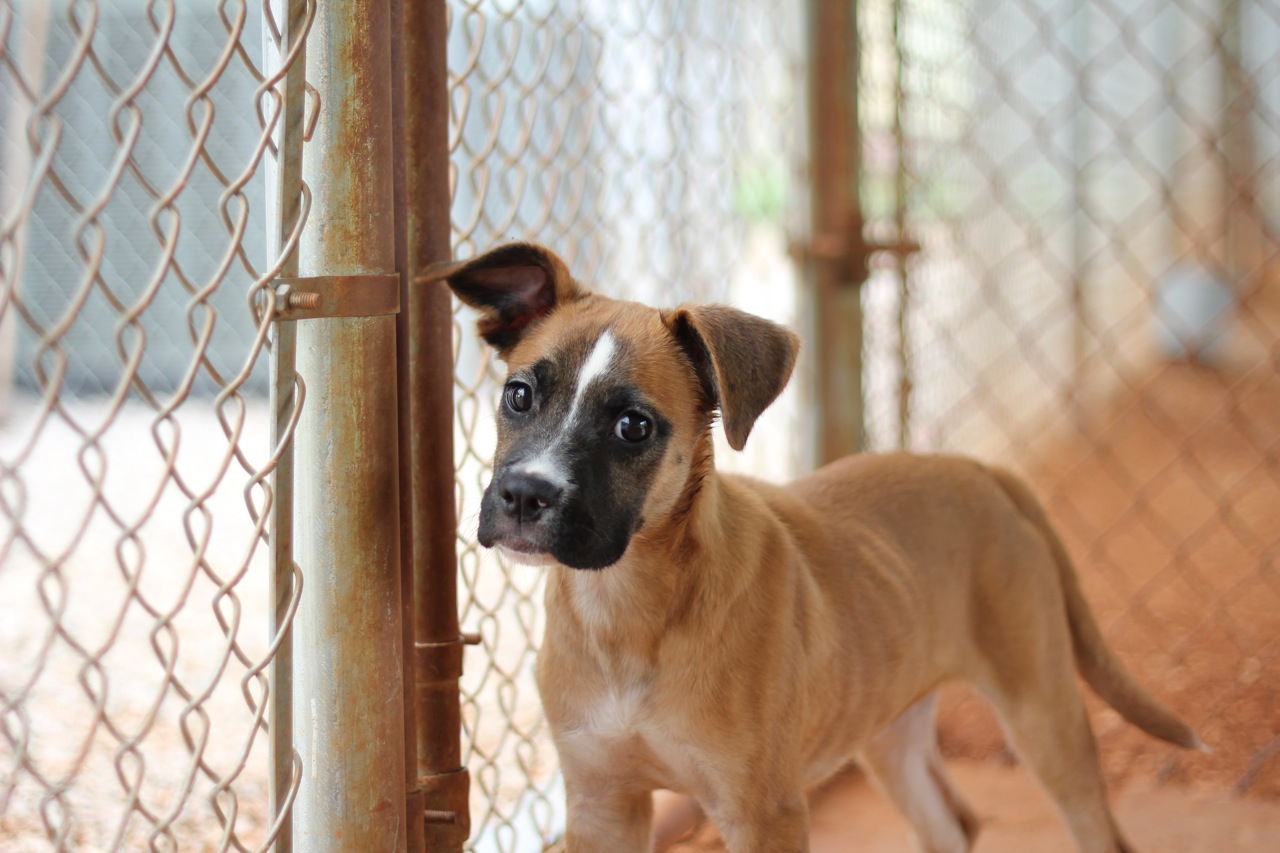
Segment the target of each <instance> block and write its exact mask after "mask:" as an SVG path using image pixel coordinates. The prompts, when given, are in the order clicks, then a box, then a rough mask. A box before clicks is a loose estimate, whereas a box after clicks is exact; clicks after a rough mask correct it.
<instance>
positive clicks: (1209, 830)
mask: <svg viewBox="0 0 1280 853" xmlns="http://www.w3.org/2000/svg"><path fill="white" fill-rule="evenodd" d="M951 774H952V776H953V778H954V779H955V781H956V785H957V787H959V788H960V790H961V791H962V792H963V793H964V796H965V797H966V799H967V800H968V802H969V803H970V805H972V806H973V807H974V810H975V811H976V812H977V813H978V815H979V817H980V818H981V820H982V830H981V833H980V834H979V836H978V843H977V845H976V846H975V848H974V851H975V853H1075V847H1074V846H1073V845H1072V843H1071V837H1070V836H1069V835H1068V834H1067V830H1066V827H1065V826H1064V825H1063V823H1062V820H1061V818H1060V817H1059V816H1058V813H1057V812H1056V811H1055V810H1054V807H1053V805H1052V803H1050V801H1049V800H1048V798H1047V797H1046V796H1045V795H1044V794H1043V793H1042V792H1041V790H1040V788H1039V786H1038V785H1037V784H1036V783H1035V782H1034V781H1033V780H1032V779H1031V778H1030V777H1029V776H1027V774H1026V773H1025V772H1024V771H1022V770H1021V769H1019V768H1014V767H1005V766H999V765H996V764H992V763H990V762H967V761H965V762H952V764H951ZM810 803H811V806H810V807H811V809H812V811H811V827H812V829H811V833H810V845H811V849H812V853H849V851H858V853H908V851H911V850H912V849H913V848H912V847H911V838H910V834H909V830H908V828H907V823H906V821H905V820H904V819H903V818H902V816H901V815H899V814H898V812H897V811H895V810H894V808H893V807H892V806H891V805H889V803H888V801H887V800H885V799H884V798H883V797H882V796H880V794H879V793H878V792H876V791H875V790H874V789H872V787H871V786H870V785H869V784H868V783H867V782H866V780H865V779H864V777H863V776H862V774H860V773H858V772H857V771H852V772H849V773H846V774H845V775H843V776H841V777H839V778H838V779H836V780H834V781H832V782H831V783H829V784H828V785H827V786H826V787H825V788H824V789H823V790H822V791H820V792H818V793H816V794H815V795H814V796H813V797H812V798H811V799H810ZM1113 803H1114V806H1115V810H1116V819H1117V820H1118V821H1119V823H1120V826H1121V827H1122V829H1123V831H1124V832H1125V834H1126V836H1127V837H1128V839H1129V841H1130V843H1132V845H1133V846H1134V848H1135V849H1136V850H1141V851H1147V853H1273V851H1275V850H1280V803H1275V802H1264V801H1259V800H1251V799H1237V798H1232V797H1229V796H1226V795H1222V794H1205V793H1193V792H1190V791H1187V790H1185V789H1177V788H1151V787H1142V786H1134V787H1132V788H1129V789H1126V790H1124V791H1122V792H1120V793H1119V794H1118V795H1117V796H1115V797H1113ZM724 849H725V848H724V845H723V844H721V843H720V841H719V839H718V837H717V836H716V833H715V830H714V829H713V828H712V827H710V826H707V827H705V828H704V829H703V830H702V831H701V832H700V833H699V834H698V836H697V837H696V838H695V839H694V841H692V842H690V843H687V844H682V845H679V846H677V847H675V848H673V853H710V851H721V850H724Z"/></svg>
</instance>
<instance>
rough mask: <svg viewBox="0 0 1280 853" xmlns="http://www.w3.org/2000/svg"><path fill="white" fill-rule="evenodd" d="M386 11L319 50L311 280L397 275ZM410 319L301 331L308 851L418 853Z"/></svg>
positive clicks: (330, 27)
mask: <svg viewBox="0 0 1280 853" xmlns="http://www.w3.org/2000/svg"><path fill="white" fill-rule="evenodd" d="M390 47H391V30H390V8H389V3H387V2H386V0H330V2H327V3H323V4H322V5H321V10H320V12H319V14H318V16H317V19H316V22H315V23H314V24H313V26H312V28H311V34H310V38H309V40H308V44H307V80H308V82H309V83H310V84H311V85H312V86H314V87H315V88H316V90H317V92H318V94H319V114H318V120H317V123H316V126H315V130H314V132H313V135H312V138H311V139H310V140H309V142H308V143H307V146H306V156H305V158H304V162H303V178H304V179H305V180H306V182H307V184H308V185H309V186H310V188H311V194H312V207H311V211H310V214H309V218H308V222H307V227H306V230H305V231H304V233H303V241H302V247H301V255H300V267H301V269H300V272H301V273H302V274H303V275H312V276H321V275H323V276H334V275H355V276H360V275H375V274H388V273H393V272H394V271H395V247H394V239H393V234H394V226H395V215H394V209H393V206H392V191H393V175H392V168H391V167H392V147H391V142H392V136H391V129H392V128H391V90H390V80H391V57H390ZM395 348H396V330H395V318H394V317H393V316H390V315H382V316H375V317H342V318H330V319H314V320H307V321H304V322H300V323H299V324H298V340H297V350H298V354H297V364H298V373H299V375H300V376H301V377H302V379H303V380H304V381H305V382H306V389H307V396H306V404H305V406H304V408H303V413H302V417H301V420H300V422H299V424H298V431H297V438H296V451H295V452H296V462H297V482H298V486H297V494H296V509H297V512H296V527H295V536H296V540H295V541H296V546H297V560H298V563H299V565H300V566H301V567H302V571H303V573H304V574H305V577H306V587H305V588H304V590H303V594H302V602H301V608H300V611H299V613H298V617H297V622H296V623H295V626H294V651H295V676H294V697H295V701H294V732H295V737H296V739H297V743H298V750H299V752H300V753H301V755H302V763H303V778H302V785H301V788H300V790H299V792H298V799H297V803H296V805H295V807H294V837H295V844H296V845H297V846H298V847H300V848H301V849H304V850H308V851H311V850H318V851H323V850H333V851H339V850H341V851H350V850H369V851H375V850H376V851H380V853H381V851H404V850H406V835H407V826H406V820H405V799H404V781H405V772H404V760H405V755H404V700H403V695H402V686H403V636H402V633H401V595H400V582H401V579H400V538H399V461H398V454H397V451H396V441H397V438H396V433H397V429H396V371H395V363H396V362H395V358H396V352H395Z"/></svg>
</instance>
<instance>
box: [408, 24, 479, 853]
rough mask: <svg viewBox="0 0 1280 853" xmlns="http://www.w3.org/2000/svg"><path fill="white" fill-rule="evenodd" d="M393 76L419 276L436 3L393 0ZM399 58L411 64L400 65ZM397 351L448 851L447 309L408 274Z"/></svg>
mask: <svg viewBox="0 0 1280 853" xmlns="http://www.w3.org/2000/svg"><path fill="white" fill-rule="evenodd" d="M403 11H404V16H403V29H402V32H403V34H404V44H403V56H404V61H405V67H404V74H403V76H402V77H398V79H402V80H403V83H404V88H403V91H402V92H401V99H402V100H400V102H399V104H398V107H399V109H400V110H401V116H402V123H401V131H400V132H401V139H402V141H403V145H404V151H403V154H404V161H403V168H404V178H405V179H404V190H405V193H406V203H405V208H404V209H405V212H406V216H405V222H406V225H407V228H406V233H405V238H406V240H407V242H406V245H405V271H406V278H407V280H408V281H409V282H411V283H412V282H417V281H420V279H421V277H422V274H423V272H424V271H425V270H426V268H427V267H428V266H430V265H431V264H433V263H438V262H440V261H447V260H449V258H450V254H451V249H450V244H449V90H448V66H447V64H446V61H445V59H446V57H445V49H446V45H447V42H448V34H449V24H448V18H447V12H446V8H445V4H444V3H413V2H407V3H405V4H404V10H403ZM410 63H412V66H411V67H410ZM401 330H402V335H403V339H404V341H405V343H404V345H403V355H404V361H403V362H402V367H401V371H402V385H401V389H402V393H405V392H407V406H406V405H405V400H403V399H402V401H401V412H402V419H401V424H402V430H403V432H402V438H401V453H405V452H406V451H407V453H408V456H409V458H408V460H407V463H408V465H407V468H406V467H403V466H402V468H401V471H402V476H406V477H408V478H409V483H408V487H409V488H408V492H409V493H410V495H411V512H410V515H409V517H408V521H409V524H411V526H412V529H411V531H410V534H411V535H410V538H411V540H412V543H413V554H412V575H413V586H414V591H415V601H414V611H415V623H416V643H415V647H414V654H415V655H416V657H415V668H416V678H415V679H414V689H415V691H416V692H415V697H414V698H415V702H414V705H415V709H414V714H415V716H416V718H417V723H418V737H417V761H416V765H417V767H416V771H417V777H418V782H419V784H420V787H421V791H422V805H423V816H424V828H425V841H426V849H427V850H430V851H433V853H435V851H439V853H460V851H461V850H462V846H463V844H464V843H465V842H466V840H467V836H468V835H469V834H470V831H471V821H470V816H469V812H468V804H467V798H468V794H469V792H470V777H469V776H468V774H467V770H466V768H465V767H463V765H462V745H461V734H462V712H461V707H460V704H459V695H458V678H459V677H460V676H461V675H462V649H463V639H462V637H461V634H460V631H459V628H458V591H457V556H456V551H455V548H456V543H457V518H456V509H455V505H454V501H455V499H456V498H455V494H454V461H453V345H452V340H453V319H452V304H451V301H450V297H449V292H448V289H447V288H445V287H444V286H443V285H442V284H441V283H440V282H426V283H420V284H411V285H410V286H409V287H408V289H407V290H406V292H405V293H404V298H403V299H402V310H401Z"/></svg>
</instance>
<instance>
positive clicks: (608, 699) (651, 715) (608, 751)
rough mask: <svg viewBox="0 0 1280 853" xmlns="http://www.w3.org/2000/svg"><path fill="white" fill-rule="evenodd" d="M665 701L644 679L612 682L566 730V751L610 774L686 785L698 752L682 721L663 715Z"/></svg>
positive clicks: (563, 743) (563, 741) (563, 744)
mask: <svg viewBox="0 0 1280 853" xmlns="http://www.w3.org/2000/svg"><path fill="white" fill-rule="evenodd" d="M662 705H663V703H661V702H660V700H659V699H658V698H657V697H656V696H655V695H654V693H653V691H652V690H650V689H649V687H648V686H647V685H645V684H643V683H635V684H623V685H612V686H609V687H607V688H605V689H604V690H602V691H601V692H600V693H599V694H598V695H596V696H594V697H593V698H592V699H591V700H588V701H586V702H584V703H583V705H582V707H581V708H580V716H579V718H578V719H577V720H576V721H575V722H574V724H572V725H570V726H567V727H565V728H564V729H563V732H562V737H561V751H562V752H564V751H567V752H569V753H570V754H571V757H569V758H568V760H570V761H573V762H575V763H576V762H581V766H588V767H592V768H593V769H594V770H596V771H597V772H601V773H604V774H606V775H609V776H616V775H619V774H625V775H628V776H631V777H632V778H638V777H644V778H647V779H648V780H649V781H650V782H652V783H654V784H657V785H661V786H664V787H670V788H675V789H683V788H686V787H687V780H688V779H689V777H690V775H691V771H692V769H693V761H692V759H693V754H692V752H691V750H689V749H687V748H685V747H683V746H682V744H685V743H686V741H685V739H684V738H682V737H681V732H680V728H679V726H678V725H673V722H672V720H670V719H667V718H664V716H663V715H662ZM563 758H565V756H562V759H563Z"/></svg>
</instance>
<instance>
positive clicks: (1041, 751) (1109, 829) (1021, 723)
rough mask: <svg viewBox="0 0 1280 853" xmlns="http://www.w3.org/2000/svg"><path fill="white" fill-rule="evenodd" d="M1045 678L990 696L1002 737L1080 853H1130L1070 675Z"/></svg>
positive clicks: (1061, 671) (1061, 672) (1062, 671)
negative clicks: (1055, 683)
mask: <svg viewBox="0 0 1280 853" xmlns="http://www.w3.org/2000/svg"><path fill="white" fill-rule="evenodd" d="M1051 670H1052V671H1053V672H1054V675H1050V672H1049V671H1051ZM1043 675H1044V678H1043V679H1037V681H1040V684H1039V685H1037V686H1031V688H1030V689H1029V690H1028V689H1027V688H1028V685H1019V687H1018V688H1017V690H1016V691H1008V690H1006V691H995V692H992V693H989V694H988V695H989V696H990V698H991V699H992V701H993V702H994V704H995V705H996V710H997V711H998V712H999V714H1000V717H1001V718H1002V720H1003V721H1004V724H1005V730H1006V733H1007V734H1008V735H1009V739H1010V741H1011V742H1012V744H1013V746H1014V748H1015V750H1016V751H1017V753H1018V755H1019V756H1020V757H1021V758H1022V760H1023V761H1024V762H1026V764H1027V766H1028V768H1029V769H1030V770H1031V771H1032V772H1033V773H1034V774H1035V776H1036V778H1038V779H1039V780H1040V783H1041V784H1042V785H1043V786H1044V788H1045V790H1046V791H1047V792H1048V794H1049V796H1050V797H1052V798H1053V800H1054V802H1055V803H1057V805H1058V808H1059V809H1060V810H1061V811H1062V816H1063V819H1064V820H1065V821H1066V823H1067V827H1068V828H1069V829H1070V830H1071V835H1072V836H1073V837H1074V838H1075V841H1076V846H1077V847H1079V848H1080V850H1081V851H1083V853H1132V848H1131V847H1129V845H1128V844H1127V843H1126V842H1125V840H1124V837H1123V836H1122V835H1121V833H1120V828H1119V826H1118V825H1117V824H1116V821H1115V818H1114V817H1113V816H1112V813H1111V807H1110V805H1109V804H1108V803H1107V793H1106V788H1105V786H1104V784H1103V781H1102V772H1101V769H1100V767H1099V765H1098V750H1097V745H1096V743H1095V742H1094V739H1093V732H1092V731H1091V730H1090V728H1089V718H1088V714H1087V713H1086V711H1085V707H1084V701H1083V700H1082V699H1081V697H1080V694H1079V692H1078V691H1077V690H1076V686H1075V682H1074V674H1073V673H1072V672H1070V671H1069V670H1065V669H1062V668H1058V669H1056V670H1055V669H1054V668H1053V667H1046V671H1045V672H1044V673H1043ZM1055 676H1056V678H1055ZM1053 680H1061V681H1062V682H1063V683H1062V684H1060V685H1058V686H1056V687H1053V686H1051V685H1047V684H1045V683H1044V682H1046V681H1053ZM1038 688H1040V689H1038ZM1046 688H1047V689H1046Z"/></svg>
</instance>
